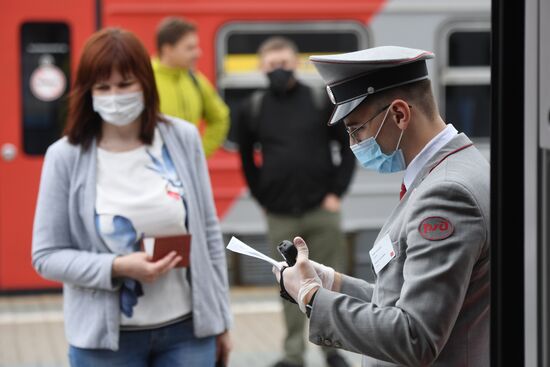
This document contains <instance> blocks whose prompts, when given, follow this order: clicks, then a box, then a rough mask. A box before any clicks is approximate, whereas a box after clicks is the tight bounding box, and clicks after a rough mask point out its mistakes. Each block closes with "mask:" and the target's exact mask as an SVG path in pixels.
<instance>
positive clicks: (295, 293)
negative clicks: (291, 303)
mask: <svg viewBox="0 0 550 367" xmlns="http://www.w3.org/2000/svg"><path fill="white" fill-rule="evenodd" d="M293 242H294V246H296V249H297V250H298V257H297V258H296V264H295V265H294V266H292V267H289V268H287V269H285V271H284V272H283V277H284V284H285V289H286V291H287V292H288V294H289V295H290V296H291V297H292V298H294V299H295V300H296V302H297V303H298V306H299V307H300V311H302V312H303V313H306V302H305V297H306V295H307V294H308V293H309V292H310V291H311V290H312V289H315V288H321V286H322V282H321V279H320V278H319V276H318V275H317V272H316V271H315V268H314V267H313V264H312V262H311V261H309V259H308V258H309V250H308V248H307V245H306V243H305V241H304V240H303V239H302V238H301V237H295V238H294V241H293ZM272 271H273V273H274V274H275V277H276V278H277V282H279V283H280V279H279V278H280V271H279V269H277V267H275V266H274V267H273V269H272ZM333 279H334V278H333Z"/></svg>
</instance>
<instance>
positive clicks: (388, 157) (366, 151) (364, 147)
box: [350, 106, 407, 173]
mask: <svg viewBox="0 0 550 367" xmlns="http://www.w3.org/2000/svg"><path fill="white" fill-rule="evenodd" d="M390 109H391V106H390V107H389V108H388V110H387V111H386V114H385V115H384V120H382V124H380V127H379V128H378V131H377V132H376V135H375V136H374V137H370V138H368V139H365V140H363V141H362V142H360V143H358V144H354V145H352V146H351V147H350V149H351V151H352V152H353V154H355V157H356V158H357V160H358V161H359V163H360V164H361V166H363V168H366V169H369V170H373V171H378V172H379V173H393V172H399V171H403V170H404V169H405V168H407V166H406V164H405V157H404V156H403V151H402V150H401V149H399V144H400V143H401V138H402V137H403V132H404V130H401V135H400V136H399V141H398V142H397V147H395V151H394V152H393V153H391V154H384V153H383V152H382V149H381V148H380V145H379V144H378V143H377V142H376V138H377V137H378V134H380V130H382V126H384V123H385V122H386V118H387V117H388V113H389V111H390Z"/></svg>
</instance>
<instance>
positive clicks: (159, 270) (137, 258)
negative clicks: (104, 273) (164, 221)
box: [112, 251, 181, 283]
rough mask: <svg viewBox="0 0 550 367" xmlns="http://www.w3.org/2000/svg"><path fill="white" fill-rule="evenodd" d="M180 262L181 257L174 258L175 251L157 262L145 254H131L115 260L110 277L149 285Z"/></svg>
mask: <svg viewBox="0 0 550 367" xmlns="http://www.w3.org/2000/svg"><path fill="white" fill-rule="evenodd" d="M180 261H181V256H176V252H175V251H172V252H170V253H169V254H168V255H166V256H165V257H163V258H162V259H160V260H157V261H151V257H150V256H149V255H147V254H146V253H145V252H141V251H140V252H133V253H131V254H128V255H124V256H118V257H116V258H115V260H114V261H113V269H112V277H113V278H116V277H127V278H132V279H135V280H139V281H140V282H145V283H151V282H154V281H155V280H157V279H158V278H159V277H160V276H162V275H163V274H165V273H167V272H168V270H170V269H172V268H173V267H174V266H176V264H177V263H178V262H180Z"/></svg>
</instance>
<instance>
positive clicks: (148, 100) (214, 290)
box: [32, 29, 231, 367]
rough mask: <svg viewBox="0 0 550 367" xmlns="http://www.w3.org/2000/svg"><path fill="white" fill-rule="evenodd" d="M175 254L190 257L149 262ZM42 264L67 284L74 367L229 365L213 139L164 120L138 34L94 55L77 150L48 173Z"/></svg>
mask: <svg viewBox="0 0 550 367" xmlns="http://www.w3.org/2000/svg"><path fill="white" fill-rule="evenodd" d="M189 241H190V246H189V247H187V248H186V247H185V246H183V244H184V243H186V242H189ZM167 243H171V244H176V247H177V248H178V250H177V251H172V252H170V253H168V254H167V255H166V256H163V257H160V259H157V258H156V256H155V259H153V257H152V256H151V253H148V252H145V251H143V249H144V248H146V249H148V248H149V247H151V248H152V247H155V250H157V249H158V248H160V247H161V245H166V244H167ZM32 260H33V265H34V267H35V269H36V270H37V272H38V273H40V274H41V275H42V276H43V277H45V278H48V279H52V280H56V281H60V282H63V290H64V315H65V332H66V336H67V340H68V342H69V344H70V347H69V359H70V362H71V365H73V366H103V365H105V366H107V365H108V366H115V365H116V366H119V365H120V366H126V365H128V366H147V365H150V366H183V367H188V366H189V367H195V366H201V367H202V366H205V367H207V366H214V364H216V362H218V363H219V364H221V365H225V364H227V360H228V355H229V350H230V344H231V343H230V338H229V334H228V330H229V328H230V325H231V314H230V309H229V297H228V293H229V292H228V289H229V287H228V282H227V268H226V259H225V249H224V246H223V243H222V236H221V232H220V227H219V222H218V218H217V216H216V211H215V207H214V202H213V198H212V192H211V185H210V179H209V176H208V170H207V166H206V160H205V157H204V153H203V151H202V145H201V140H200V136H199V133H198V132H197V130H196V128H195V127H194V126H193V125H192V124H190V123H187V122H186V121H182V120H178V119H175V118H171V117H167V116H161V115H160V114H159V101H158V94H157V91H156V87H155V80H154V76H153V71H152V68H151V65H150V61H149V56H148V54H147V52H146V50H145V48H144V47H143V45H142V44H141V43H140V41H139V40H138V39H137V38H136V37H135V36H134V35H133V34H132V33H130V32H127V31H124V30H120V29H104V30H102V31H99V32H97V33H95V34H94V35H93V36H92V37H91V38H90V39H89V40H88V42H87V43H86V45H85V47H84V51H83V53H82V56H81V60H80V63H79V65H78V70H77V76H76V80H75V84H74V86H73V90H72V93H71V97H70V103H69V114H68V119H67V127H66V130H65V136H64V137H63V138H62V139H60V140H58V141H57V142H56V143H54V144H53V145H52V146H50V148H49V149H48V151H47V153H46V157H45V160H44V166H43V169H42V178H41V182H40V191H39V195H38V203H37V207H36V215H35V223H34V233H33V249H32Z"/></svg>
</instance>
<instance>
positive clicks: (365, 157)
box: [274, 46, 490, 367]
mask: <svg viewBox="0 0 550 367" xmlns="http://www.w3.org/2000/svg"><path fill="white" fill-rule="evenodd" d="M433 57H434V55H433V54H432V53H431V52H427V51H423V50H415V49H410V48H403V47H394V46H386V47H376V48H370V49H366V50H362V51H357V52H352V53H346V54H338V55H327V56H312V57H311V61H312V62H313V64H314V65H315V67H316V68H317V70H318V71H319V73H320V74H321V76H322V78H323V79H324V81H325V83H326V84H327V91H328V94H329V96H330V98H331V100H332V102H333V103H334V104H335V106H336V108H335V109H334V112H333V114H332V117H331V119H330V121H329V124H336V123H338V122H340V121H342V120H343V123H344V124H345V125H346V128H347V130H348V133H349V136H350V145H351V150H352V151H353V152H354V154H355V156H356V158H357V160H358V161H359V163H360V164H361V165H362V166H363V167H364V168H366V169H370V170H375V171H378V172H380V173H390V172H398V171H404V176H403V183H402V185H401V190H400V191H401V192H400V197H401V200H400V201H399V203H398V204H397V206H396V207H395V209H394V210H393V212H392V213H391V215H390V217H389V218H388V219H387V220H386V222H385V224H384V226H383V227H382V230H381V231H380V233H379V235H378V238H377V239H376V241H375V243H374V246H373V248H372V250H371V251H370V252H369V254H370V257H371V261H372V264H373V268H374V271H375V273H376V281H375V283H374V284H370V283H367V282H365V281H363V280H360V279H356V278H353V277H350V276H346V275H343V274H340V273H336V272H335V271H334V270H333V269H331V268H329V267H326V266H323V265H322V264H317V263H315V262H313V261H310V260H308V248H307V245H306V243H305V242H304V241H303V239H302V238H300V237H296V238H295V239H294V245H295V246H296V247H297V249H298V261H297V263H296V265H295V266H293V267H289V268H285V269H284V270H283V271H282V272H279V271H278V270H276V269H275V268H274V272H275V274H276V276H277V279H278V281H279V282H280V284H281V283H282V284H283V286H282V288H283V289H286V291H287V292H288V294H289V295H290V296H291V297H292V298H293V299H294V300H296V301H297V303H298V306H299V307H300V309H301V310H302V312H304V313H306V315H307V316H308V317H309V318H310V326H309V340H310V341H311V342H313V343H315V344H319V345H324V346H332V347H335V348H342V349H347V350H350V351H352V352H356V353H360V354H363V356H364V357H363V366H445V367H452V366H460V367H465V366H469V367H473V366H475V367H486V366H489V291H490V289H489V288H490V287H489V270H490V261H489V247H490V246H489V245H490V239H489V229H488V227H489V221H490V217H489V215H490V214H489V197H490V195H489V164H488V162H487V160H486V159H485V158H484V157H483V156H482V154H481V153H480V152H479V151H478V150H477V148H476V147H475V146H474V145H473V144H472V142H471V141H470V139H469V138H468V137H467V136H466V135H464V134H462V133H458V132H457V130H456V129H455V128H454V127H453V126H452V125H451V124H446V123H445V122H444V121H443V119H442V118H441V117H440V115H439V111H438V109H437V106H436V103H435V100H434V96H433V94H432V90H431V85H430V80H429V79H428V71H427V67H426V60H427V59H431V58H433ZM397 191H398V190H397V188H396V195H397ZM281 274H282V278H283V279H282V280H283V281H282V282H281V279H280V277H281Z"/></svg>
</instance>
